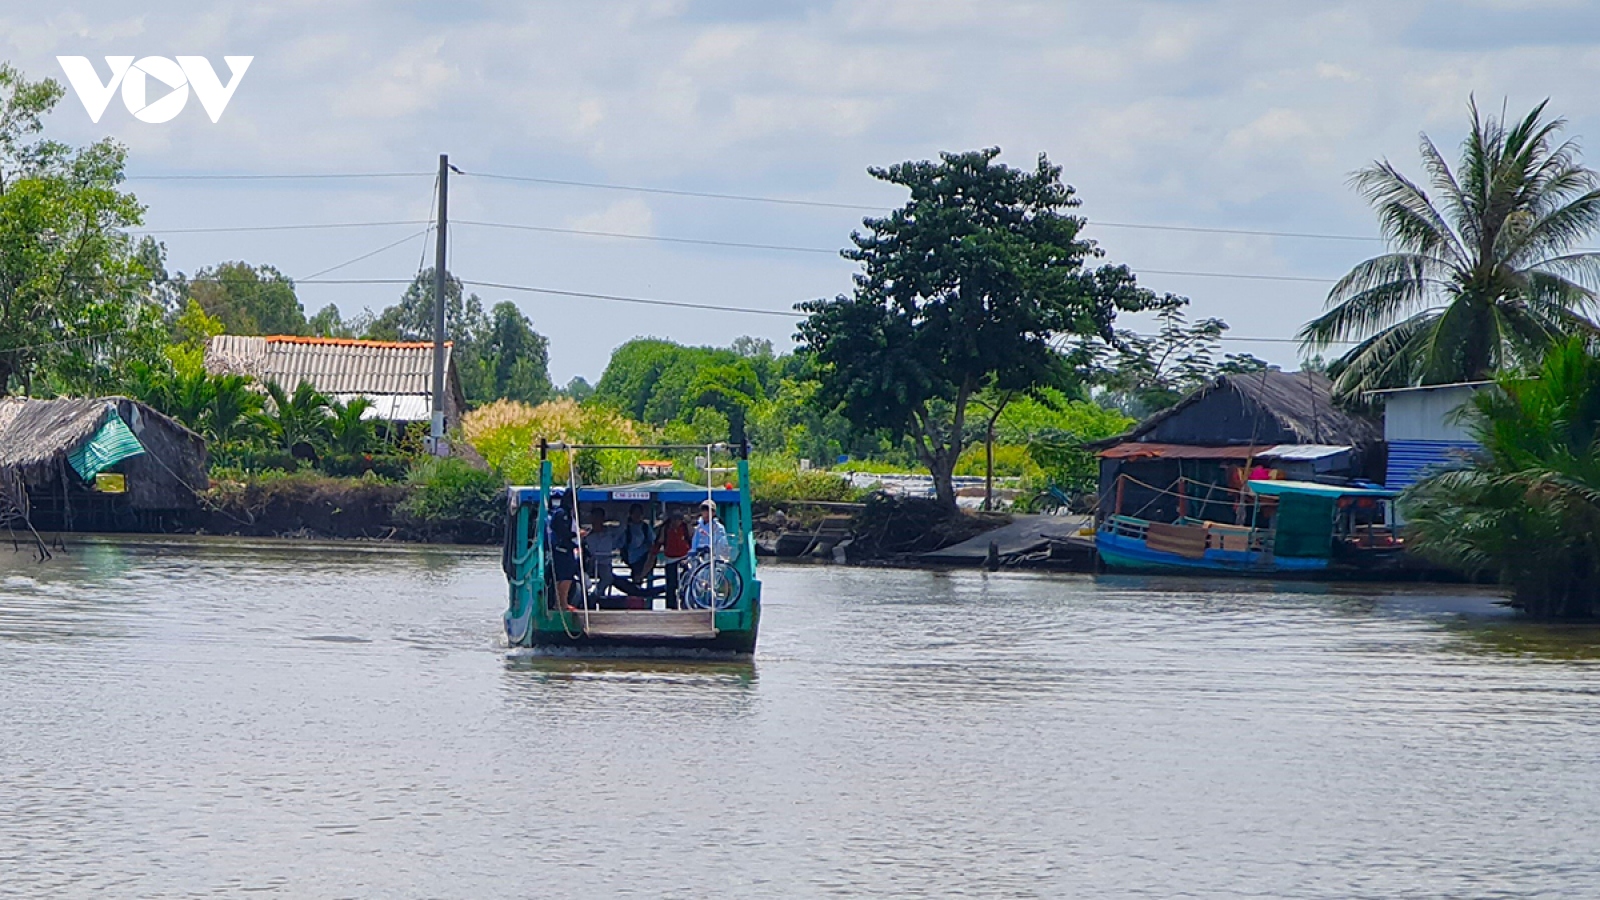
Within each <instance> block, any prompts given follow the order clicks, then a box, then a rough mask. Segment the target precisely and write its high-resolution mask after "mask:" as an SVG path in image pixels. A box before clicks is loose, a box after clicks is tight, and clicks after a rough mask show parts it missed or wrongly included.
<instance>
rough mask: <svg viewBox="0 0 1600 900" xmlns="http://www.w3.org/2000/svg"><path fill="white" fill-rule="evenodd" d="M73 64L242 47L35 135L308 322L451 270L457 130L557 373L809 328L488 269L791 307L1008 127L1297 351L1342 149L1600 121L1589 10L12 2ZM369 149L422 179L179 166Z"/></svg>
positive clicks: (472, 179) (817, 292) (512, 296)
mask: <svg viewBox="0 0 1600 900" xmlns="http://www.w3.org/2000/svg"><path fill="white" fill-rule="evenodd" d="M58 55H81V56H87V57H89V58H90V59H91V60H93V61H94V63H95V65H96V68H97V71H98V73H99V74H100V75H101V76H102V77H105V76H106V75H107V68H106V63H105V61H104V59H103V57H105V56H107V55H132V56H136V57H143V56H166V57H173V58H175V57H177V56H180V55H188V56H195V55H199V56H205V57H207V58H208V59H209V60H210V61H211V63H212V64H213V66H214V67H215V68H216V69H217V72H218V74H219V75H220V76H222V77H223V79H224V80H226V77H227V74H228V72H227V67H226V66H225V64H224V63H223V60H222V57H223V56H225V55H248V56H252V57H254V59H253V61H252V62H251V64H250V67H249V69H248V70H247V71H246V73H245V75H244V77H243V79H242V80H241V81H240V83H239V86H238V87H237V89H236V92H235V93H234V95H233V98H232V100H231V101H230V103H229V105H228V106H227V108H226V111H225V112H224V113H223V114H222V116H221V118H220V120H219V121H218V122H215V123H213V122H212V121H211V120H210V118H209V117H208V116H207V115H206V113H205V111H204V110H203V109H202V107H201V104H200V103H199V102H198V101H197V100H196V99H194V98H193V97H191V98H190V100H189V101H188V103H187V104H186V107H185V109H184V110H183V112H181V113H180V114H179V115H177V116H176V117H175V118H173V119H172V120H171V121H169V122H166V123H162V124H149V123H145V122H142V121H139V120H138V119H136V118H135V117H134V116H133V115H132V114H131V113H130V112H129V111H128V109H127V108H126V106H125V105H124V104H123V102H122V101H121V100H120V99H118V98H113V99H112V101H111V104H110V106H109V107H107V109H106V111H105V113H104V115H103V116H102V118H101V119H100V121H99V123H98V124H96V123H94V122H92V121H91V120H90V117H89V115H88V113H87V112H86V111H85V109H84V107H83V105H82V104H81V103H80V100H79V98H78V97H77V96H76V95H75V94H71V93H69V96H68V97H66V98H65V99H64V100H63V101H62V103H61V104H60V106H58V108H57V109H56V111H55V112H54V113H53V115H52V116H51V117H50V118H49V120H48V121H47V129H46V133H47V134H48V135H49V136H52V137H55V138H57V139H60V140H65V141H68V142H72V143H77V144H82V143H87V142H90V141H93V140H97V139H100V138H102V137H107V136H109V137H112V138H115V139H116V140H118V141H121V142H122V143H124V144H126V145H127V147H128V149H129V162H128V172H129V175H130V179H129V182H128V186H129V188H130V189H131V190H133V191H134V192H135V193H136V194H137V196H138V197H139V199H140V200H141V201H142V202H143V203H144V204H145V205H146V206H147V213H146V227H147V228H148V229H149V230H150V231H151V233H153V234H155V235H156V236H157V237H158V238H159V239H160V240H161V241H162V242H163V243H164V244H165V246H166V249H167V259H168V267H169V269H172V270H175V271H184V272H193V271H195V270H196V269H198V268H200V267H202V266H207V265H214V264H216V263H219V262H223V261H231V260H244V261H248V262H250V263H254V264H270V265H273V266H275V267H277V268H278V269H279V270H281V271H282V272H284V273H286V274H288V275H289V276H291V277H294V278H297V279H301V280H305V281H307V282H308V283H302V284H300V285H299V288H298V293H299V296H300V299H301V301H302V303H303V304H304V305H305V307H306V310H307V314H308V315H309V314H311V313H314V312H315V311H316V310H318V309H320V308H321V307H323V306H325V305H327V304H329V303H332V304H335V305H337V306H338V307H339V308H340V309H341V311H342V312H343V313H344V314H345V315H346V317H349V316H351V315H355V314H358V313H360V312H361V311H362V310H363V309H373V310H377V309H381V308H382V307H384V306H386V305H388V304H390V303H392V302H393V301H394V300H395V299H396V298H397V297H398V296H399V294H400V292H401V290H402V288H401V286H399V285H394V284H350V283H344V284H338V283H316V282H319V281H331V280H346V281H348V280H356V281H362V280H386V279H401V280H404V279H409V278H411V277H412V276H413V275H414V274H416V272H417V271H418V268H419V266H420V265H423V264H429V265H431V264H432V253H433V249H432V248H433V242H432V239H431V237H429V236H427V235H426V234H423V233H422V232H423V231H424V229H425V227H426V226H425V225H423V224H415V223H418V222H425V221H426V220H428V219H429V218H430V215H431V212H430V211H431V209H432V193H433V190H434V175H433V174H432V173H433V172H434V171H435V170H436V169H437V166H438V156H439V154H440V153H447V154H449V157H450V162H451V163H452V164H453V165H455V166H457V167H458V168H459V169H460V170H461V172H462V173H463V174H461V175H452V176H451V179H450V182H449V192H450V196H449V218H450V220H451V221H452V223H453V225H452V227H451V228H450V229H449V236H450V244H451V247H450V250H449V255H448V261H449V269H450V271H451V272H453V273H454V274H456V275H457V276H458V277H460V278H462V279H464V280H466V281H468V282H469V283H470V282H479V283H480V284H476V285H470V284H469V290H471V291H472V292H473V293H476V294H477V295H478V296H479V297H481V298H482V300H483V301H484V303H485V306H489V305H492V304H494V303H496V302H499V301H501V300H511V301H513V302H515V303H516V304H517V305H518V306H519V307H520V308H521V309H522V310H523V311H524V312H525V313H526V314H527V315H528V316H529V318H530V319H531V320H532V321H533V323H534V327H535V328H536V329H537V330H538V331H539V332H541V333H542V334H544V335H546V336H547V337H548V338H549V339H550V358H551V364H550V368H551V375H552V378H553V379H554V380H555V381H556V383H558V384H562V383H565V382H566V381H567V379H569V378H571V377H572V376H574V375H582V376H584V377H586V378H588V379H589V380H591V381H593V380H595V379H597V378H598V376H599V375H600V373H601V372H602V371H603V370H604V367H605V364H606V360H607V358H608V356H609V354H610V351H611V349H612V348H614V347H616V346H617V345H618V344H621V343H622V342H624V341H626V340H629V339H631V338H633V337H636V336H641V335H652V336H657V337H666V338H671V339H674V340H677V341H681V342H685V343H693V344H720V345H726V344H727V343H728V342H730V341H731V340H732V339H733V338H735V337H737V336H740V335H745V334H749V335H754V336H757V337H764V338H769V339H771V340H772V341H773V342H774V343H775V344H776V345H777V346H778V347H779V349H787V348H788V347H790V346H791V344H792V336H793V333H794V327H795V322H796V319H795V318H794V317H793V316H792V315H791V316H785V315H758V314H752V313H746V312H732V311H725V310H695V309H684V308H671V307H653V306H645V305H639V304H630V303H625V302H620V301H616V300H603V299H596V298H590V297H574V296H566V295H562V294H550V293H533V292H527V291H518V290H513V289H511V288H509V287H488V286H483V285H484V284H496V285H507V286H517V287H522V288H540V289H546V290H552V291H566V292H576V293H588V294H605V295H611V296H621V297H633V298H644V299H653V300H663V301H671V302H679V303H689V304H707V305H713V306H723V307H741V308H746V309H759V310H767V311H772V312H778V313H785V312H789V313H792V307H793V304H795V303H797V302H799V301H803V300H807V299H812V298H817V297H826V296H834V295H837V294H840V293H844V292H848V291H849V290H850V276H851V274H852V272H853V271H854V269H853V266H852V264H851V263H849V262H847V261H845V260H843V259H840V258H839V257H838V255H837V250H838V249H839V248H842V247H844V246H847V245H848V243H849V236H850V233H851V231H852V229H855V228H859V227H860V222H861V219H862V217H863V216H866V215H871V214H872V213H873V211H874V210H876V209H887V208H889V207H892V206H894V205H896V204H898V203H899V202H901V201H902V200H903V199H904V195H903V194H902V193H901V192H900V191H898V190H897V189H895V188H893V187H892V186H890V185H886V184H883V183H881V182H878V181H876V180H875V179H873V178H872V177H871V176H870V175H869V174H868V173H867V169H868V167H871V166H887V165H890V164H893V163H895V162H899V161H902V160H908V159H929V158H933V157H935V156H936V155H937V154H938V153H939V152H941V151H959V150H969V149H975V148H980V147H990V146H998V147H1000V148H1001V149H1002V151H1003V155H1002V157H1001V160H1002V161H1004V162H1009V163H1011V164H1013V165H1017V166H1031V165H1032V164H1033V161H1034V160H1035V159H1036V157H1037V156H1038V155H1039V154H1041V153H1043V154H1047V155H1048V156H1049V158H1050V160H1051V161H1052V162H1054V163H1056V164H1058V165H1060V166H1062V168H1063V179H1064V180H1065V181H1066V182H1067V183H1068V184H1070V185H1072V186H1073V187H1074V188H1075V189H1076V191H1077V196H1078V198H1079V199H1081V200H1082V202H1083V205H1082V206H1081V207H1080V208H1079V210H1078V213H1079V214H1081V215H1083V216H1085V217H1086V218H1087V219H1088V222H1089V225H1088V228H1087V231H1086V235H1087V236H1088V237H1091V238H1093V239H1094V240H1095V241H1097V242H1098V244H1099V246H1100V247H1101V249H1102V250H1104V252H1105V259H1106V261H1108V262H1116V263H1126V264H1127V265H1129V266H1130V267H1131V268H1132V269H1133V270H1134V272H1135V273H1137V274H1138V276H1139V280H1140V283H1141V284H1143V285H1145V286H1147V287H1150V288H1152V289H1155V290H1157V291H1162V292H1167V291H1170V292H1173V293H1177V294H1182V295H1184V296H1187V297H1190V298H1191V299H1192V301H1193V303H1192V307H1191V309H1192V313H1193V315H1194V316H1195V317H1203V316H1216V317H1220V318H1222V319H1224V320H1225V321H1227V322H1228V324H1229V325H1230V326H1231V328H1232V330H1231V332H1230V334H1231V335H1233V336H1235V337H1238V338H1275V339H1280V340H1279V341H1271V342H1269V341H1251V340H1236V341H1229V342H1228V343H1227V344H1226V345H1225V349H1226V350H1227V351H1229V352H1239V353H1244V352H1248V353H1254V354H1256V355H1257V356H1260V357H1263V358H1265V359H1267V360H1269V361H1271V362H1273V363H1275V364H1279V365H1282V366H1284V367H1286V368H1294V367H1295V366H1296V364H1297V359H1298V349H1297V347H1296V345H1294V344H1293V343H1288V342H1281V339H1284V338H1290V337H1292V336H1293V335H1294V334H1295V332H1296V331H1297V330H1298V328H1299V327H1300V325H1301V324H1302V323H1304V322H1305V321H1306V320H1307V319H1309V318H1311V317H1312V316H1314V315H1315V314H1317V313H1318V312H1319V311H1320V310H1321V308H1322V305H1323V301H1324V299H1325V297H1326V295H1327V290H1328V287H1329V285H1330V283H1331V281H1332V280H1333V279H1335V278H1337V277H1338V276H1339V275H1341V274H1342V273H1343V272H1345V271H1346V270H1348V269H1349V268H1350V267H1351V266H1352V265H1353V264H1355V263H1357V262H1359V261H1360V260H1362V259H1364V258H1366V257H1368V256H1370V255H1373V254H1374V253H1376V252H1378V251H1380V250H1381V249H1382V247H1383V245H1382V242H1381V241H1380V240H1378V239H1377V238H1378V231H1377V226H1376V223H1375V219H1374V217H1373V215H1372V213H1371V211H1370V210H1369V208H1368V207H1367V206H1366V205H1365V203H1364V201H1363V200H1362V199H1361V198H1360V197H1359V196H1357V195H1356V194H1355V193H1354V192H1353V191H1352V190H1351V188H1350V186H1349V176H1350V173H1351V172H1352V171H1353V170H1355V169H1357V168H1359V167H1360V166H1362V165H1365V164H1367V163H1369V162H1371V161H1373V160H1375V159H1382V158H1387V159H1389V160H1392V161H1393V162H1395V163H1396V164H1397V165H1398V166H1399V167H1400V168H1401V169H1402V171H1406V172H1408V173H1412V174H1416V175H1419V176H1420V165H1419V164H1418V158H1417V153H1416V146H1417V142H1418V137H1419V134H1420V133H1426V134H1427V135H1429V136H1430V137H1431V138H1432V139H1433V140H1434V141H1435V143H1437V144H1438V145H1439V146H1440V147H1441V149H1443V150H1444V151H1445V154H1446V156H1447V157H1448V158H1451V159H1452V160H1453V159H1454V158H1455V157H1456V149H1457V146H1458V145H1459V142H1460V140H1461V137H1462V135H1463V133H1464V132H1465V129H1466V124H1467V121H1468V119H1467V117H1468V112H1467V105H1468V101H1469V98H1470V97H1472V96H1474V95H1475V96H1476V97H1477V99H1478V103H1479V105H1480V107H1482V108H1484V109H1486V110H1490V111H1493V112H1495V113H1496V114H1498V113H1499V111H1500V109H1501V108H1502V106H1504V108H1505V109H1507V110H1508V111H1509V112H1510V113H1511V114H1512V115H1521V114H1524V113H1526V111H1527V110H1529V109H1530V108H1531V107H1532V106H1533V105H1535V104H1537V103H1538V102H1539V101H1541V100H1544V99H1546V98H1549V99H1550V111H1551V112H1552V113H1554V114H1555V115H1559V116H1561V117H1564V118H1566V119H1567V120H1568V121H1569V125H1568V129H1567V132H1566V134H1567V136H1569V137H1573V138H1576V139H1578V140H1579V141H1580V142H1581V141H1582V140H1583V139H1584V138H1585V137H1592V136H1594V135H1596V134H1600V109H1597V108H1596V105H1595V101H1594V99H1593V98H1594V93H1593V85H1594V84H1596V83H1600V77H1597V76H1600V4H1595V3H1591V2H1584V0H1448V2H1446V0H1384V2H1315V3H1284V2H1281V0H1264V2H1248V0H1118V2H1115V3H1107V2H1104V0H1100V2H1077V0H1056V2H1008V0H841V2H805V0H764V2H739V0H637V2H609V3H608V2H592V3H572V2H552V3H544V2H520V3H513V2H494V0H460V2H448V3H447V2H423V0H413V2H406V0H389V2H377V0H348V2H346V0H315V2H312V0H294V2H281V3H274V2H229V0H214V2H206V3H190V2H165V3H161V2H152V3H144V4H126V3H120V2H72V0H67V2H56V3H46V4H40V3H21V2H19V0H6V2H5V3H3V4H0V58H3V59H5V60H8V61H9V62H10V63H11V64H12V65H14V66H16V67H18V68H20V69H22V70H23V71H24V72H25V73H26V74H27V75H28V76H29V77H32V78H42V77H47V76H48V77H53V78H56V79H58V80H61V81H63V82H65V77H64V73H63V71H62V68H61V66H60V64H59V63H58V62H57V60H56V57H57V56H58ZM156 96H157V93H156V91H155V89H154V87H153V86H152V89H151V94H150V97H151V99H154V98H155V97H156ZM352 173H361V174H374V173H411V174H406V175H404V176H402V177H382V178H342V177H340V178H316V179H308V178H272V179H259V178H258V179H249V180H221V179H192V178H188V179H185V178H172V177H170V176H194V175H219V174H249V175H293V176H304V175H317V174H320V175H346V174H352ZM163 176H164V177H163ZM492 176H511V177H510V178H507V177H492ZM518 178H520V179H545V180H546V181H545V182H539V181H526V180H514V179H518ZM551 180H554V181H567V182H584V183H589V184H601V185H610V186H613V187H605V188H602V187H579V186H573V185H560V184H551V183H548V181H551ZM621 187H645V188H653V189H657V191H656V192H640V191H631V190H623V189H620V188H621ZM662 190H664V191H690V192H702V193H715V194H724V195H738V196H742V197H763V198H776V199H784V200H793V201H805V203H767V202H755V201H750V200H734V199H714V198H706V197H689V196H682V195H678V194H673V193H661V192H659V191H662ZM808 204H810V205H808ZM825 204H831V205H825ZM351 223H357V224H356V226H355V227H339V228H296V229H283V230H252V231H215V230H211V231H206V230H200V231H196V230H193V229H219V228H232V229H239V228H256V229H260V228H264V227H267V226H284V225H294V226H302V225H349V224H351ZM365 223H401V224H365ZM405 223H412V224H405ZM454 223H460V224H454ZM468 223H490V224H468ZM508 225H509V226H523V227H520V228H519V227H504V226H508ZM529 226H531V228H530V227H529ZM1128 226H1141V227H1128ZM1148 226H1163V227H1160V228H1153V227H1148ZM1171 227H1179V228H1190V229H1212V230H1210V231H1207V230H1190V231H1182V230H1177V231H1175V230H1170V228H1171ZM537 229H561V230H564V231H549V230H537ZM1216 229H1221V230H1224V231H1231V232H1239V231H1245V232H1277V233H1279V234H1277V235H1264V234H1239V233H1218V232H1217V231H1215V230H1216ZM571 231H585V232H604V233H606V234H609V235H633V236H642V237H648V238H657V239H660V238H666V239H673V240H640V239H636V238H625V237H607V236H597V235H594V234H586V235H579V234H571V233H567V232H571ZM1289 234H1294V235H1318V236H1321V237H1305V236H1299V237H1296V236H1287V235H1289ZM695 241H702V242H711V243H694V242H695ZM729 243H734V244H747V245H748V244H757V245H763V247H749V246H744V247H731V246H725V244H729ZM772 248H784V249H772ZM369 254H370V255H369ZM359 257H365V258H360V259H358V258H359ZM352 261H353V262H352ZM344 263H349V265H342V264H344ZM333 267H338V268H333ZM330 268H332V271H327V272H326V274H322V275H320V277H313V276H317V273H321V272H324V270H328V269H330ZM1124 324H1126V325H1129V326H1132V327H1135V328H1139V327H1144V325H1143V323H1140V322H1138V321H1136V320H1129V321H1127V322H1125V323H1124Z"/></svg>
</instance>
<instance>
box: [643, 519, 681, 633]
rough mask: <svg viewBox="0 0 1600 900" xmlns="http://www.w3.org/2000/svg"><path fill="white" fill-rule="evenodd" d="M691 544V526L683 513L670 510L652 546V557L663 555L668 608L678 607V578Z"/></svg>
mask: <svg viewBox="0 0 1600 900" xmlns="http://www.w3.org/2000/svg"><path fill="white" fill-rule="evenodd" d="M689 545H690V537H689V526H688V525H687V524H685V523H684V521H683V513H681V512H678V511H677V510H672V511H670V512H668V513H667V521H666V522H664V523H662V525H661V533H660V534H658V535H656V543H655V546H653V547H651V548H650V558H651V559H654V558H655V556H656V554H657V553H660V554H661V557H662V569H663V571H664V572H665V573H666V577H667V609H677V608H678V579H679V577H680V576H682V574H683V561H684V560H686V559H688V558H689Z"/></svg>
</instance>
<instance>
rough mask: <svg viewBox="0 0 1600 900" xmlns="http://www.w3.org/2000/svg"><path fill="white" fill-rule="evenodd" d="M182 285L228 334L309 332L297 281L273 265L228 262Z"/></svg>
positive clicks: (205, 269)
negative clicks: (296, 289)
mask: <svg viewBox="0 0 1600 900" xmlns="http://www.w3.org/2000/svg"><path fill="white" fill-rule="evenodd" d="M183 287H184V293H185V294H186V295H187V297H188V299H190V300H193V301H194V302H195V303H197V304H198V305H199V306H200V308H201V309H202V310H204V311H205V313H206V315H208V316H211V317H212V318H215V319H217V320H218V321H220V322H222V327H223V329H224V330H226V331H227V333H228V334H305V333H306V311H305V308H304V307H303V306H301V305H300V298H299V297H298V296H297V295H296V294H295V290H294V281H292V280H291V279H290V278H289V276H287V275H285V274H283V273H282V272H279V271H278V270H277V269H275V268H273V267H272V266H253V265H251V264H250V263H247V262H225V263H222V264H220V265H216V266H209V267H207V268H204V269H201V270H200V271H198V272H196V273H195V274H194V276H193V277H191V278H189V279H187V280H186V281H185V282H184V284H183Z"/></svg>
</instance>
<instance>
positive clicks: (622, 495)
mask: <svg viewBox="0 0 1600 900" xmlns="http://www.w3.org/2000/svg"><path fill="white" fill-rule="evenodd" d="M611 499H612V500H617V501H622V500H649V499H650V492H649V491H612V492H611Z"/></svg>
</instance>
